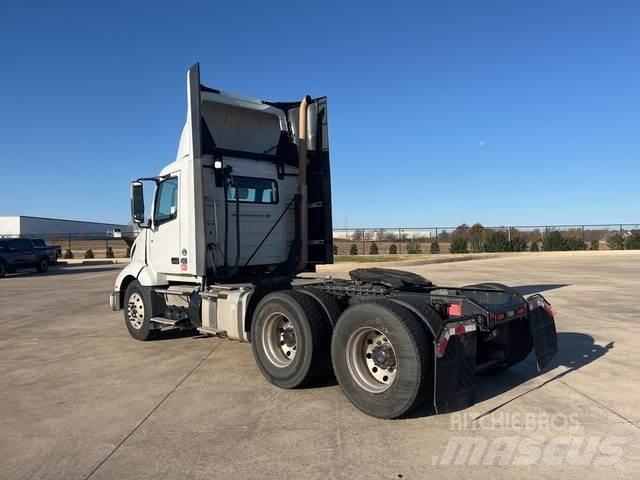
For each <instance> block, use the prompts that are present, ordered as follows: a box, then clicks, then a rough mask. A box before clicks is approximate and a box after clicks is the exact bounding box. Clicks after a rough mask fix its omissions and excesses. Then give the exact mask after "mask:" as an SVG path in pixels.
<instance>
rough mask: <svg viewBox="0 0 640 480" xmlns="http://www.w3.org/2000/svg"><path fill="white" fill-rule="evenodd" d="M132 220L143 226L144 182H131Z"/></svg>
mask: <svg viewBox="0 0 640 480" xmlns="http://www.w3.org/2000/svg"><path fill="white" fill-rule="evenodd" d="M131 219H132V220H133V222H134V223H135V224H136V225H138V226H142V224H143V223H144V188H143V186H142V182H131Z"/></svg>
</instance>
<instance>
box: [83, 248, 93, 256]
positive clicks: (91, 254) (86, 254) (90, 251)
mask: <svg viewBox="0 0 640 480" xmlns="http://www.w3.org/2000/svg"><path fill="white" fill-rule="evenodd" d="M84 258H95V255H94V254H93V250H91V249H89V250H87V251H86V252H84Z"/></svg>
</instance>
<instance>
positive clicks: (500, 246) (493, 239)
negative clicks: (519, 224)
mask: <svg viewBox="0 0 640 480" xmlns="http://www.w3.org/2000/svg"><path fill="white" fill-rule="evenodd" d="M484 251H485V252H508V251H509V238H508V237H507V234H506V233H504V232H503V231H502V230H497V231H494V232H491V233H489V234H488V235H487V241H486V242H485V244H484Z"/></svg>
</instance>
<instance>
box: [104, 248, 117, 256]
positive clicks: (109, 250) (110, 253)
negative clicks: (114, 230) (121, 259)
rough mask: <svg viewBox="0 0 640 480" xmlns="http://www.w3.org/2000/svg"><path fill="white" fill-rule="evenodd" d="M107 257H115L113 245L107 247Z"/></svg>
mask: <svg viewBox="0 0 640 480" xmlns="http://www.w3.org/2000/svg"><path fill="white" fill-rule="evenodd" d="M106 256H107V258H113V257H114V256H115V255H114V254H113V248H112V247H107V253H106Z"/></svg>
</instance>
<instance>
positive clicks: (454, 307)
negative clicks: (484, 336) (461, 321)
mask: <svg viewBox="0 0 640 480" xmlns="http://www.w3.org/2000/svg"><path fill="white" fill-rule="evenodd" d="M447 313H448V314H449V316H450V317H461V316H462V304H461V303H451V304H449V307H448V309H447Z"/></svg>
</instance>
